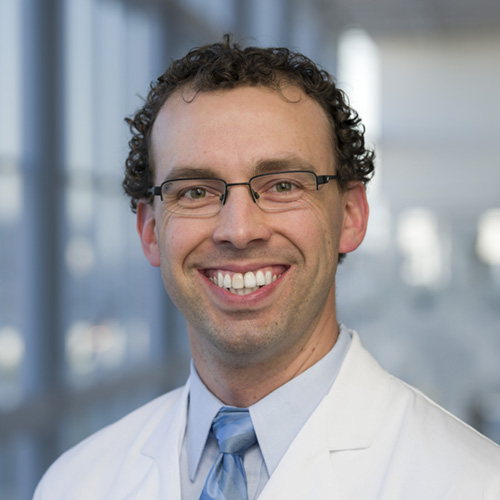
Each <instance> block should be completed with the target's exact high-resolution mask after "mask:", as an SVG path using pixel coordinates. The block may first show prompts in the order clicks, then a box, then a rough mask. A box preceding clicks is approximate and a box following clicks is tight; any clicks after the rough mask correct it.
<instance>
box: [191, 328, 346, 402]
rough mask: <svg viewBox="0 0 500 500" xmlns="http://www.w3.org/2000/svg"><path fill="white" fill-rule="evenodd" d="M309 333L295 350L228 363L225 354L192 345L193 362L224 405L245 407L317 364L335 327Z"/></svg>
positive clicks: (331, 343) (334, 335)
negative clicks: (312, 334)
mask: <svg viewBox="0 0 500 500" xmlns="http://www.w3.org/2000/svg"><path fill="white" fill-rule="evenodd" d="M324 333H325V332H323V335H320V336H317V338H315V337H314V336H311V338H309V339H307V342H304V344H303V345H302V346H299V347H298V348H297V350H296V352H292V353H290V352H286V353H283V354H282V355H280V356H271V357H269V359H263V360H260V361H258V362H254V363H250V362H248V358H247V359H246V361H245V362H241V361H240V362H238V361H236V360H234V361H233V362H228V361H227V357H226V356H225V357H222V356H214V355H212V354H211V353H209V351H199V350H197V349H194V348H193V361H194V364H195V367H196V370H197V372H198V375H199V376H200V378H201V380H202V381H203V383H204V384H205V385H206V386H207V388H208V389H209V390H210V391H211V392H212V393H213V394H214V395H215V396H216V397H217V398H218V399H220V400H221V401H222V402H223V403H224V404H226V405H230V406H236V407H241V408H247V407H249V406H251V405H253V404H255V403H256V402H257V401H259V400H261V399H262V398H264V397H266V396H267V395H268V394H270V393H271V392H273V391H274V390H276V389H277V388H279V387H281V386H282V385H284V384H286V383H287V382H288V381H290V380H291V379H293V378H294V377H296V376H298V375H300V374H301V373H303V372H304V371H306V370H307V369H308V368H310V367H311V366H313V365H314V364H315V363H317V362H318V361H319V360H320V359H321V358H323V356H325V355H326V354H327V353H328V352H329V351H330V350H331V349H332V347H333V346H334V344H335V342H336V341H337V338H338V328H334V329H331V330H330V331H329V332H328V334H327V335H325V334H324Z"/></svg>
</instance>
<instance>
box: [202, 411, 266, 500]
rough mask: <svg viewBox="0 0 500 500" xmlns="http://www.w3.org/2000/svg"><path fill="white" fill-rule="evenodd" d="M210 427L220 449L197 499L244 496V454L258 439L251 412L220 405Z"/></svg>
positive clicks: (238, 499) (242, 498) (229, 499)
mask: <svg viewBox="0 0 500 500" xmlns="http://www.w3.org/2000/svg"><path fill="white" fill-rule="evenodd" d="M212 430H213V432H214V434H215V437H216V438H217V441H218V443H219V450H220V452H219V455H218V456H217V459H216V460H215V463H214V465H213V466H212V468H211V469H210V472H209V474H208V476H207V481H206V483H205V487H204V488H203V491H202V493H201V496H200V500H247V499H248V494H247V477H246V474H245V469H244V468H243V454H244V453H245V451H247V450H248V448H250V446H252V445H254V444H255V443H256V442H257V438H256V437H255V431H254V428H253V424H252V419H251V418H250V413H249V412H248V410H247V409H244V408H228V407H223V408H221V410H220V411H219V413H217V415H216V417H215V418H214V421H213V424H212Z"/></svg>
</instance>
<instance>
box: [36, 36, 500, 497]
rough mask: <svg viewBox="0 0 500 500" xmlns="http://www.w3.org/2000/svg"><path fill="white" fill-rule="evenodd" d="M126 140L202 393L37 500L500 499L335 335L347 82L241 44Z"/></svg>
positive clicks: (491, 478)
mask: <svg viewBox="0 0 500 500" xmlns="http://www.w3.org/2000/svg"><path fill="white" fill-rule="evenodd" d="M129 123H130V125H131V130H132V133H133V137H132V140H131V142H130V146H131V151H130V154H129V157H128V160H127V171H126V178H125V181H124V187H125V190H126V192H127V193H128V194H129V195H130V196H131V199H132V207H133V209H134V210H135V211H136V212H137V228H138V232H139V236H140V239H141V243H142V248H143V250H144V253H145V255H146V257H147V258H148V260H149V262H150V263H151V264H152V265H153V266H158V267H160V268H161V273H162V276H163V281H164V284H165V288H166V290H167V292H168V293H169V295H170V297H171V298H172V300H173V302H174V303H175V304H176V306H177V307H178V308H179V310H180V311H181V312H182V313H183V315H184V316H185V318H186V321H187V330H188V335H189V341H190V345H191V350H192V357H193V364H192V367H191V376H190V379H189V381H188V382H187V384H186V386H185V387H184V388H182V389H178V390H176V391H173V392H172V393H169V394H166V395H164V396H162V397H160V398H158V399H156V400H155V401H153V402H151V403H149V404H148V405H146V406H144V407H142V408H140V409H138V410H136V411H135V412H133V413H131V414H130V415H128V416H126V417H125V418H124V419H122V420H121V421H119V422H117V423H115V424H113V425H112V426H110V427H108V428H106V429H104V430H102V431H101V432H99V433H97V434H96V435H94V436H92V437H90V438H89V439H87V440H86V441H84V442H83V443H81V444H80V445H78V446H77V447H75V448H74V449H72V450H70V451H69V452H68V453H66V454H65V455H64V456H63V457H62V458H60V459H59V460H58V461H57V462H56V463H55V464H54V465H53V466H52V468H51V469H50V470H49V471H48V473H47V474H46V476H45V477H44V479H43V480H42V482H41V483H40V485H39V487H38V489H37V492H36V494H35V498H37V499H50V500H58V499H70V498H71V499H81V500H84V499H85V500H89V499H92V500H96V499H107V500H109V499H125V498H126V499H148V500H153V499H168V500H171V499H181V498H182V499H198V498H202V499H209V498H221V499H222V498H226V499H234V498H249V499H254V498H259V499H263V500H269V499H330V498H331V499H349V500H354V499H356V500H371V499H373V500H375V499H390V500H409V499H410V500H411V499H415V500H434V499H435V500H443V499H453V500H459V499H464V500H465V499H467V500H478V499H500V449H499V447H498V446H497V445H495V444H494V443H492V442H491V441H488V440H487V439H486V438H484V437H483V436H481V435H479V434H478V433H476V432H475V431H474V430H472V429H471V428H469V427H468V426H466V425H465V424H464V423H462V422H460V421H459V420H458V419H456V418H455V417H453V416H451V415H449V414H448V413H446V412H445V411H444V410H443V409H441V408H440V407H438V406H437V405H436V404H434V403H433V402H431V401H430V400H428V399H427V398H426V397H425V396H423V395H422V394H421V393H419V392H418V391H416V390H415V389H413V388H411V387H409V386H407V385H406V384H404V383H403V382H401V381H400V380H398V379H396V378H394V377H392V376H390V375H389V374H388V373H387V372H385V371H384V370H383V369H382V368H380V367H379V366H378V364H377V363H376V362H375V361H374V360H373V358H371V356H370V355H369V354H368V353H367V352H366V351H365V350H364V348H363V347H362V346H361V343H360V340H359V337H358V335H357V334H356V333H355V332H353V331H350V330H348V329H347V328H346V327H344V326H339V325H338V322H337V318H336V309H335V273H336V269H337V264H338V262H339V260H340V259H341V258H342V256H343V255H345V254H346V253H348V252H351V251H353V250H355V249H356V248H357V247H358V246H359V245H360V244H361V242H362V240H363V238H364V235H365V231H366V226H367V220H368V204H367V201H366V194H365V184H366V183H367V182H368V181H369V179H370V177H371V175H372V173H373V153H372V152H371V151H369V150H367V149H365V146H364V140H363V129H362V127H361V125H360V123H359V119H358V117H357V115H356V114H355V112H354V111H353V110H352V109H350V107H349V106H348V104H347V103H346V99H345V97H344V95H343V94H342V92H341V91H340V90H338V89H337V88H336V86H335V83H334V81H333V80H332V79H331V78H330V77H329V76H328V75H327V74H326V73H325V72H323V71H321V70H319V69H318V68H317V67H316V66H315V65H314V63H312V62H311V61H309V60H308V59H306V58H305V57H303V56H301V55H299V54H294V53H291V52H289V51H288V50H286V49H259V48H247V49H241V48H240V47H239V46H237V45H234V44H232V42H231V40H230V39H229V37H226V38H225V40H224V42H223V43H220V44H214V45H211V46H207V47H202V48H200V49H195V50H194V51H192V52H190V53H189V54H188V55H187V56H186V57H184V58H183V59H181V60H179V61H175V62H174V63H173V64H172V65H171V67H170V68H169V69H168V70H167V71H166V73H165V74H164V75H163V76H162V77H160V78H159V80H158V82H157V83H156V85H155V86H154V87H153V88H152V90H151V92H150V94H149V96H148V99H147V100H146V102H145V104H144V106H143V108H142V109H141V110H139V112H138V113H137V114H136V115H135V117H134V118H133V119H131V120H129ZM247 409H248V410H247ZM241 436H243V437H241Z"/></svg>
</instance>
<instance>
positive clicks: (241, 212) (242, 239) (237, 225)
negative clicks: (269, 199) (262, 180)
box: [213, 185, 271, 249]
mask: <svg viewBox="0 0 500 500" xmlns="http://www.w3.org/2000/svg"><path fill="white" fill-rule="evenodd" d="M266 216H267V214H265V213H264V212H263V211H262V210H261V209H260V208H259V207H258V206H257V204H256V203H255V202H254V201H253V199H252V196H251V195H250V193H249V187H248V186H245V185H232V186H231V187H230V189H229V192H228V196H227V198H226V203H225V204H224V206H223V207H222V209H221V211H220V212H219V214H218V215H217V216H216V218H217V221H216V225H215V228H214V232H213V240H214V242H215V243H230V244H231V245H233V246H234V247H236V248H238V249H243V248H246V247H247V246H249V245H250V244H252V243H255V242H258V241H261V242H262V241H267V240H268V239H269V237H270V236H271V229H270V227H269V226H268V225H267V224H266Z"/></svg>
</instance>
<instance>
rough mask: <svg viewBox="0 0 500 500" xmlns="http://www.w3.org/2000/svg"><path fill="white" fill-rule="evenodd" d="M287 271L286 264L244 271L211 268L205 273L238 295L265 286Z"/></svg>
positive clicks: (220, 285) (215, 282) (246, 293)
mask: <svg viewBox="0 0 500 500" xmlns="http://www.w3.org/2000/svg"><path fill="white" fill-rule="evenodd" d="M285 271H286V268H285V266H268V267H262V268H258V269H254V270H253V271H246V272H244V273H243V272H233V271H228V270H225V269H211V270H207V271H206V272H205V274H206V276H207V277H208V279H209V280H210V281H211V282H212V283H213V284H214V285H217V286H219V287H220V288H225V289H226V290H229V291H230V292H231V293H234V294H237V295H248V294H249V293H253V292H255V291H257V290H258V289H259V288H261V287H263V286H267V285H270V284H271V283H273V282H274V281H276V280H277V279H278V278H279V277H280V276H281V275H282V274H283V273H284V272H285Z"/></svg>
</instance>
